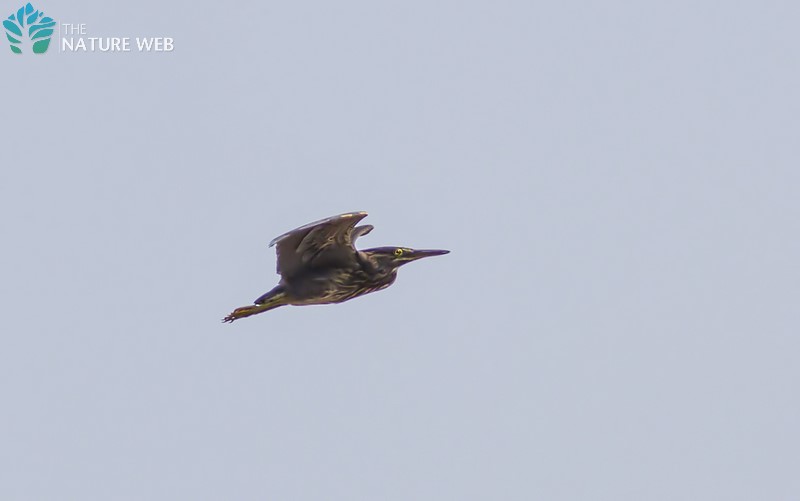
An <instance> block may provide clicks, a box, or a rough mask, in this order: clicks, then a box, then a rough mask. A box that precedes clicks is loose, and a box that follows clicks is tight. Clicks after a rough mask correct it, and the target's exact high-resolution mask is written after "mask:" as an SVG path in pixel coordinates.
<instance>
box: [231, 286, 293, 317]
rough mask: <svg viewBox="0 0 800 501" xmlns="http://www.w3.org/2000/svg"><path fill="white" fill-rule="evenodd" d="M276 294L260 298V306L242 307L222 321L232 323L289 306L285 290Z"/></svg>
mask: <svg viewBox="0 0 800 501" xmlns="http://www.w3.org/2000/svg"><path fill="white" fill-rule="evenodd" d="M273 290H274V289H273ZM270 292H272V291H270ZM275 292H276V293H275V294H274V295H272V297H269V296H267V297H265V296H266V295H265V296H262V297H260V298H258V299H257V301H259V302H260V304H253V305H250V306H242V307H241V308H236V309H235V310H233V311H232V312H231V313H230V314H229V315H228V316H227V317H225V318H223V319H222V321H223V322H226V323H230V322H233V321H234V320H238V319H240V318H244V317H249V316H250V315H256V314H258V313H263V312H265V311H269V310H272V309H275V308H277V307H279V306H283V305H285V304H288V303H286V301H285V299H286V294H284V292H283V290H280V291H275Z"/></svg>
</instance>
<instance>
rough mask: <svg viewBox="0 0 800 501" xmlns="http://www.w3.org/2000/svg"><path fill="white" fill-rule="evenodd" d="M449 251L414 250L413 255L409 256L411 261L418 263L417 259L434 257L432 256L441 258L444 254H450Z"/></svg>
mask: <svg viewBox="0 0 800 501" xmlns="http://www.w3.org/2000/svg"><path fill="white" fill-rule="evenodd" d="M449 253H450V251H449V250H440V249H414V250H413V251H412V252H411V255H410V256H408V259H409V260H410V261H416V260H417V259H422V258H423V257H432V256H441V255H444V254H449Z"/></svg>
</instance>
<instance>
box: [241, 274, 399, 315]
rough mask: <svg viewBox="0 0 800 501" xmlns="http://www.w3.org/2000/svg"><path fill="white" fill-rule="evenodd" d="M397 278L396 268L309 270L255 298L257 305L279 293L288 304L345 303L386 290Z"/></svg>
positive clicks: (282, 281)
mask: <svg viewBox="0 0 800 501" xmlns="http://www.w3.org/2000/svg"><path fill="white" fill-rule="evenodd" d="M396 279H397V272H396V271H393V272H390V273H388V274H386V273H370V272H368V271H366V270H364V269H363V268H359V267H354V268H349V269H348V268H338V269H327V270H310V271H309V272H308V273H304V274H302V275H299V276H297V277H294V278H293V279H292V280H288V281H287V280H281V283H280V284H279V285H278V286H277V287H275V288H274V289H272V290H271V291H269V292H267V293H266V294H264V295H263V296H261V297H259V298H258V299H256V300H255V304H264V303H265V302H266V301H267V300H268V299H269V298H270V297H272V296H274V295H276V294H279V293H280V294H284V295H285V297H286V301H287V303H288V304H292V305H295V306H300V305H308V304H331V303H342V302H344V301H347V300H348V299H353V298H356V297H358V296H363V295H364V294H369V293H370V292H375V291H379V290H381V289H385V288H386V287H389V286H390V285H392V284H393V283H394V281H395V280H396Z"/></svg>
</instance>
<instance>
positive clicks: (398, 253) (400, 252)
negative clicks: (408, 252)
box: [394, 249, 403, 257]
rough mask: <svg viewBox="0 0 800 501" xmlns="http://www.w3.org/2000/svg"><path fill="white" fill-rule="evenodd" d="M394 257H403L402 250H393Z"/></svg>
mask: <svg viewBox="0 0 800 501" xmlns="http://www.w3.org/2000/svg"><path fill="white" fill-rule="evenodd" d="M394 255H395V256H396V257H400V256H402V255H403V249H395V250H394Z"/></svg>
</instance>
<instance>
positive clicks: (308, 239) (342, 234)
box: [222, 212, 450, 323]
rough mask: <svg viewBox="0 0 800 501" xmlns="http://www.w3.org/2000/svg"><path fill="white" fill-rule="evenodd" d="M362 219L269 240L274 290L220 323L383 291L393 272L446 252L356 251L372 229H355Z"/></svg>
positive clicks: (355, 215)
mask: <svg viewBox="0 0 800 501" xmlns="http://www.w3.org/2000/svg"><path fill="white" fill-rule="evenodd" d="M365 217H367V213H366V212H347V213H345V214H339V215H338V216H331V217H328V218H325V219H321V220H319V221H315V222H313V223H309V224H306V225H304V226H301V227H299V228H297V229H294V230H292V231H289V232H287V233H284V234H283V235H281V236H279V237H277V238H275V239H274V240H272V242H270V244H269V246H270V247H272V246H277V247H276V253H277V257H278V266H277V272H278V274H279V275H280V276H281V279H280V281H279V282H278V285H276V286H275V287H274V288H273V289H272V290H270V291H269V292H266V293H265V294H262V295H261V296H259V297H258V299H256V300H255V301H254V302H253V304H252V305H248V306H242V307H240V308H236V309H235V310H233V311H232V312H231V313H230V314H229V315H227V316H226V317H225V318H223V319H222V321H223V322H226V323H231V322H233V321H234V320H238V319H240V318H245V317H249V316H251V315H256V314H258V313H263V312H265V311H269V310H272V309H275V308H278V307H280V306H286V305H295V306H303V305H311V304H331V303H342V302H344V301H348V300H350V299H353V298H356V297H359V296H363V295H364V294H369V293H371V292H376V291H379V290H383V289H385V288H387V287H389V286H390V285H392V284H393V283H394V281H395V279H396V278H397V270H398V269H399V268H400V267H401V266H403V265H405V264H407V263H410V262H412V261H416V260H418V259H422V258H426V257H431V256H441V255H443V254H448V253H449V252H450V251H448V250H441V249H422V250H420V249H410V248H408V247H375V248H372V249H364V250H358V249H356V248H355V245H354V244H355V242H356V239H358V238H360V237H363V236H364V235H366V234H367V233H369V232H371V231H372V230H373V228H374V227H373V226H372V225H369V224H367V225H363V226H356V225H357V224H358V223H359V222H360V221H361V220H362V219H364V218H365Z"/></svg>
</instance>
